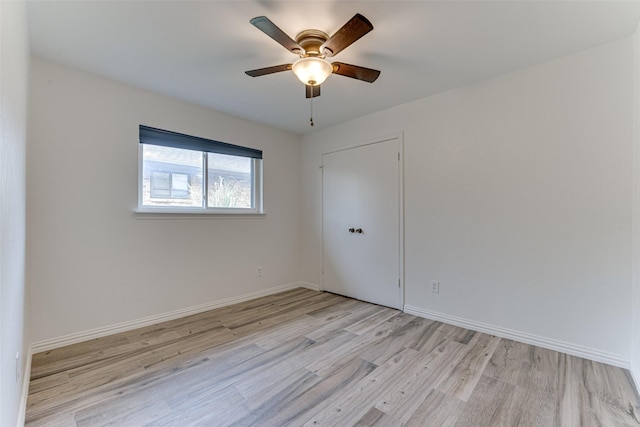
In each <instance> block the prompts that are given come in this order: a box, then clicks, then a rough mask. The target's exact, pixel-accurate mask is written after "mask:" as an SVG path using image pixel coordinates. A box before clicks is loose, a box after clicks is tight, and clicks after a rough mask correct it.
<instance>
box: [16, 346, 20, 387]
mask: <svg viewBox="0 0 640 427" xmlns="http://www.w3.org/2000/svg"><path fill="white" fill-rule="evenodd" d="M20 365H21V363H20V353H16V383H18V382H20V370H21V369H20Z"/></svg>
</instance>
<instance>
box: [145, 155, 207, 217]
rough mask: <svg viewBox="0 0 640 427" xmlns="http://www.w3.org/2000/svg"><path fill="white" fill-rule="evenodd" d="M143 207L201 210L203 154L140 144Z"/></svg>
mask: <svg viewBox="0 0 640 427" xmlns="http://www.w3.org/2000/svg"><path fill="white" fill-rule="evenodd" d="M142 152H143V155H142V161H143V166H142V181H143V192H142V204H143V206H175V207H202V175H203V174H202V160H203V157H202V152H200V151H192V150H184V149H181V148H171V147H162V146H158V145H148V144H142Z"/></svg>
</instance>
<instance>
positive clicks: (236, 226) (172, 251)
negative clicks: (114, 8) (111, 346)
mask: <svg viewBox="0 0 640 427" xmlns="http://www.w3.org/2000/svg"><path fill="white" fill-rule="evenodd" d="M30 105H31V107H30V114H31V116H30V123H29V130H30V145H29V150H28V165H29V180H28V201H27V202H28V204H27V225H28V233H27V252H28V264H27V267H28V274H27V281H28V282H29V284H30V286H31V291H32V305H33V310H32V315H33V339H34V341H36V342H38V341H42V340H47V339H53V338H57V337H61V336H65V335H68V334H74V333H77V332H84V331H88V330H92V329H95V328H101V327H106V326H111V325H114V324H118V323H120V322H129V321H133V320H137V319H142V318H145V317H148V316H153V315H159V314H163V313H168V312H172V311H175V310H179V309H183V308H188V307H193V306H197V305H200V304H205V303H209V302H215V301H220V300H223V299H226V298H230V297H235V296H238V295H244V294H247V293H251V292H257V291H260V290H265V289H268V288H272V287H275V286H280V285H285V284H290V283H294V282H296V281H297V280H298V279H299V270H298V267H297V265H298V263H299V259H300V258H299V236H298V229H299V227H300V225H299V221H300V209H299V198H300V184H299V175H300V167H299V158H300V142H299V137H298V136H296V135H293V134H288V133H285V132H282V131H279V130H275V129H272V128H269V127H266V126H263V125H259V124H256V123H253V122H249V121H246V120H242V119H239V118H235V117H231V116H228V115H225V114H222V113H218V112H215V111H212V110H208V109H205V108H201V107H198V106H195V105H191V104H188V103H185V102H182V101H178V100H176V99H172V98H169V97H166V96H161V95H158V94H154V93H151V92H146V91H143V90H140V89H136V88H132V87H129V86H125V85H122V84H119V83H116V82H113V81H110V80H106V79H103V78H101V77H98V76H95V75H91V74H86V73H83V72H80V71H77V70H73V69H70V68H65V67H63V66H60V65H58V64H55V63H52V62H48V61H46V60H43V59H39V58H32V68H31V104H30ZM139 124H145V125H149V126H153V127H158V128H162V129H168V130H172V131H177V132H181V133H186V134H191V135H196V136H201V137H205V138H211V139H216V140H221V141H225V142H229V143H232V144H238V145H245V146H248V147H254V148H258V149H261V150H263V155H264V198H265V210H266V213H267V216H266V217H265V218H243V219H215V218H211V217H209V219H161V220H155V219H154V220H151V219H140V218H136V217H135V216H134V215H133V210H134V208H135V207H136V204H137V177H138V170H137V168H138V125H139ZM257 266H261V267H262V268H263V276H262V277H256V267H257Z"/></svg>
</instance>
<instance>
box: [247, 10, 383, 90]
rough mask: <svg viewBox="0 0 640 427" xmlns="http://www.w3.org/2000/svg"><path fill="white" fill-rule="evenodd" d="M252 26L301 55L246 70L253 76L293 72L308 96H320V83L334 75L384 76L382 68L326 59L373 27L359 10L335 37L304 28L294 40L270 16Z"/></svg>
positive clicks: (370, 78) (366, 78)
mask: <svg viewBox="0 0 640 427" xmlns="http://www.w3.org/2000/svg"><path fill="white" fill-rule="evenodd" d="M249 22H251V24H252V25H254V26H255V27H256V28H258V29H259V30H261V31H262V32H264V33H265V34H266V35H268V36H269V37H271V38H272V39H273V40H275V41H276V42H278V43H279V44H281V45H282V46H284V48H285V49H287V50H288V51H290V52H291V53H294V54H296V55H298V56H299V59H297V60H296V61H294V62H293V63H292V64H282V65H275V66H273V67H266V68H258V69H256V70H250V71H245V73H246V74H247V75H249V76H251V77H259V76H264V75H267V74H273V73H279V72H281V71H289V70H291V71H293V73H294V74H295V75H296V76H297V77H298V79H300V81H301V82H302V83H304V85H305V96H306V97H307V98H315V97H317V96H320V85H321V84H322V83H323V82H324V81H325V80H326V78H327V77H329V76H330V75H331V74H339V75H341V76H346V77H351V78H353V79H357V80H362V81H365V82H369V83H373V82H374V81H376V79H377V78H378V76H379V75H380V71H378V70H373V69H371V68H365V67H360V66H357V65H351V64H345V63H344V62H333V63H332V62H329V61H327V59H326V58H328V57H333V56H335V55H337V54H338V53H340V52H341V51H342V50H344V49H345V48H347V47H349V46H350V45H351V44H352V43H354V42H355V41H356V40H358V39H359V38H360V37H362V36H364V35H365V34H367V33H368V32H369V31H371V30H373V25H371V22H369V20H368V19H367V18H365V17H364V16H362V15H361V14H359V13H357V14H356V15H354V17H353V18H351V19H350V20H349V21H348V22H347V23H346V24H344V25H343V26H342V28H340V29H339V30H338V31H336V33H335V34H333V35H332V36H331V37H329V35H327V34H326V33H325V32H323V31H320V30H304V31H302V32H300V33H298V35H297V36H296V39H295V40H293V39H292V38H291V37H289V36H288V35H287V34H286V33H285V32H284V31H282V30H281V29H280V28H278V26H276V25H275V24H274V23H273V22H271V21H270V20H269V18H267V17H266V16H258V17H256V18H253V19H252V20H251V21H249Z"/></svg>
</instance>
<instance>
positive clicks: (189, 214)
mask: <svg viewBox="0 0 640 427" xmlns="http://www.w3.org/2000/svg"><path fill="white" fill-rule="evenodd" d="M133 216H134V217H135V218H136V219H250V218H264V217H266V216H267V214H266V213H254V212H252V213H241V212H207V211H159V210H136V211H134V212H133Z"/></svg>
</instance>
